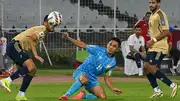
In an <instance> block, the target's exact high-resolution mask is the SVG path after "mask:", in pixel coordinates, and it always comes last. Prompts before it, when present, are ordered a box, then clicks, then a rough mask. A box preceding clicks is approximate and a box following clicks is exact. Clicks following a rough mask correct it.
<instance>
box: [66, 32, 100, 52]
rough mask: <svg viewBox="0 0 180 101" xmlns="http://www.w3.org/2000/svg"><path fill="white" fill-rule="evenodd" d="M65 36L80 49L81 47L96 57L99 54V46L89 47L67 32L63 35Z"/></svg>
mask: <svg viewBox="0 0 180 101" xmlns="http://www.w3.org/2000/svg"><path fill="white" fill-rule="evenodd" d="M63 36H64V37H65V38H67V39H68V40H69V41H71V42H72V43H73V44H75V45H76V46H78V47H81V48H83V49H86V51H87V52H89V53H90V54H92V55H96V54H97V52H98V49H99V47H98V46H97V45H87V44H86V43H84V42H82V41H79V40H76V39H73V38H71V37H70V36H69V35H68V33H67V32H64V33H63Z"/></svg>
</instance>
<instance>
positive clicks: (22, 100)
mask: <svg viewBox="0 0 180 101" xmlns="http://www.w3.org/2000/svg"><path fill="white" fill-rule="evenodd" d="M15 99H16V101H28V99H27V98H26V97H25V96H21V97H19V96H16V98H15Z"/></svg>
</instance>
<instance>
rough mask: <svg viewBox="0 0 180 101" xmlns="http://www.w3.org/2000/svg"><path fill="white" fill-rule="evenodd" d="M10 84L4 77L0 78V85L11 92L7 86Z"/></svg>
mask: <svg viewBox="0 0 180 101" xmlns="http://www.w3.org/2000/svg"><path fill="white" fill-rule="evenodd" d="M10 85H11V83H10V82H9V81H8V80H6V79H2V80H0V86H1V87H2V88H4V89H5V90H6V91H8V92H11V89H10V88H9V87H10Z"/></svg>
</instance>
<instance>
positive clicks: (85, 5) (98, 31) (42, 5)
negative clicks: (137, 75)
mask: <svg viewBox="0 0 180 101" xmlns="http://www.w3.org/2000/svg"><path fill="white" fill-rule="evenodd" d="M172 1H173V2H172ZM172 1H170V0H163V2H162V4H161V7H162V9H163V10H164V11H165V12H166V14H167V15H168V18H169V23H170V26H173V27H174V26H175V27H178V26H180V19H179V18H180V11H179V9H180V1H179V0H172ZM0 9H1V10H0V22H1V24H0V25H1V34H0V35H1V36H4V37H6V38H7V39H8V41H10V40H11V39H12V37H14V36H15V35H17V34H18V33H20V32H21V31H23V30H25V29H27V28H29V27H32V26H34V25H41V24H42V21H43V17H44V16H45V15H47V14H48V13H49V12H51V11H53V10H56V11H59V12H61V13H62V15H63V23H62V25H60V26H59V27H58V28H56V31H55V32H54V33H49V35H48V36H47V37H46V38H45V40H44V42H45V46H46V48H47V50H48V52H49V55H50V58H51V61H52V63H53V65H54V66H53V67H55V68H63V66H59V64H64V65H67V64H68V65H69V64H71V66H72V64H73V62H74V60H75V58H77V59H78V60H80V61H82V60H84V59H85V57H86V56H87V55H88V54H87V53H85V52H84V51H82V49H79V48H77V47H76V46H74V45H73V44H72V43H70V42H69V41H67V40H65V39H63V38H62V37H61V33H62V32H64V31H68V32H69V33H70V35H71V36H73V37H74V38H76V39H80V40H82V41H84V42H86V43H88V44H97V45H101V46H105V45H106V43H107V42H108V40H109V39H110V38H111V37H112V36H116V37H118V38H120V39H121V41H123V40H126V39H127V38H128V36H129V35H130V34H132V33H133V32H132V29H131V28H132V27H133V25H134V24H135V23H136V22H137V21H138V20H141V19H143V16H144V14H145V13H146V12H147V11H149V6H148V1H146V0H51V1H50V0H1V2H0ZM178 33H179V31H175V34H173V38H175V42H174V43H173V47H177V46H178V45H179V44H178V45H176V43H177V41H178V40H179V38H178V37H177V36H178V35H179V34H178ZM38 50H39V52H41V55H43V57H44V58H46V61H48V59H47V56H46V54H45V50H44V48H43V46H42V45H41V44H40V46H39V48H38ZM77 50H78V52H77ZM117 62H118V65H119V66H123V64H124V61H123V57H122V54H121V52H119V53H118V54H117ZM46 64H47V65H46ZM46 64H45V65H44V66H45V67H49V65H48V62H46ZM71 66H67V67H69V68H72V67H71ZM67 67H65V68H67Z"/></svg>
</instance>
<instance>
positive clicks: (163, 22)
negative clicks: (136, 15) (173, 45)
mask: <svg viewBox="0 0 180 101" xmlns="http://www.w3.org/2000/svg"><path fill="white" fill-rule="evenodd" d="M158 14H159V17H158V18H159V19H158V21H159V25H160V26H161V27H162V31H160V32H161V34H160V35H158V36H157V37H155V38H153V41H154V42H157V41H160V40H162V39H164V38H165V37H168V36H169V35H171V33H170V31H169V23H168V18H167V16H166V15H164V14H163V13H162V12H159V13H158Z"/></svg>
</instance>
